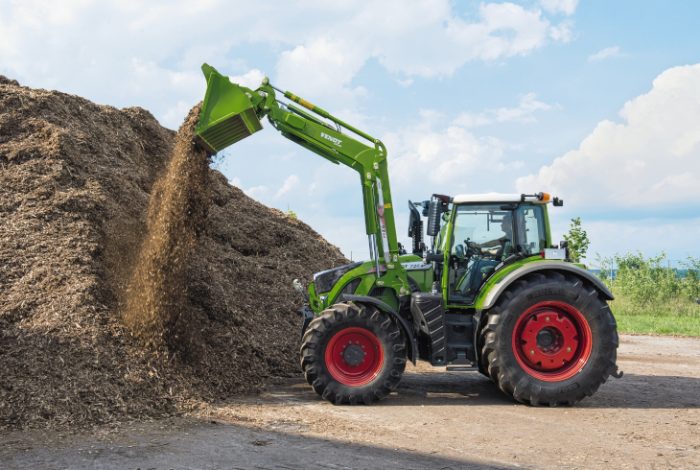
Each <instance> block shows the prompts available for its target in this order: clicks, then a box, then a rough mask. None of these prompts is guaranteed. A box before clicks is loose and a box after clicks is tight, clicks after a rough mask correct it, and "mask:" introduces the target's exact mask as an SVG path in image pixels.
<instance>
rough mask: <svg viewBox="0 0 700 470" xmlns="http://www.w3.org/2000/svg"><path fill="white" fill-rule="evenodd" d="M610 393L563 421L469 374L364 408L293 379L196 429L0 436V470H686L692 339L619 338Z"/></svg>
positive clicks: (699, 346)
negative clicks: (617, 374) (330, 399)
mask: <svg viewBox="0 0 700 470" xmlns="http://www.w3.org/2000/svg"><path fill="white" fill-rule="evenodd" d="M619 355H620V361H619V363H620V368H621V369H622V370H623V371H624V372H625V375H624V377H623V378H622V379H619V380H616V379H611V380H610V381H609V382H608V383H607V384H605V385H603V386H602V387H601V389H600V390H599V391H598V393H597V394H596V395H595V396H594V397H592V398H589V399H586V400H584V401H583V402H581V403H580V404H579V405H577V406H576V407H572V408H551V409H550V408H531V407H527V406H523V405H517V404H514V403H512V402H511V401H510V400H509V399H508V398H506V397H505V396H503V395H502V394H501V393H500V392H499V391H498V390H497V389H496V388H495V387H494V386H493V385H492V384H491V383H490V382H489V381H487V380H486V379H485V378H483V377H482V376H480V375H479V374H478V373H475V372H447V371H445V370H444V369H432V368H429V367H427V366H422V365H421V366H419V367H417V368H410V369H409V370H408V371H407V373H406V375H405V377H404V380H403V381H402V385H401V387H400V388H399V390H398V392H397V393H396V394H395V395H394V396H391V397H389V398H388V399H386V400H384V401H382V402H380V403H379V404H377V405H375V406H359V407H349V406H333V405H331V404H329V403H326V402H324V401H322V400H320V399H319V398H318V397H317V396H316V395H315V394H314V393H313V391H311V389H310V387H308V386H307V385H306V384H305V383H304V382H303V379H301V378H299V379H293V380H286V381H284V382H281V383H279V384H278V385H276V386H273V387H269V388H268V390H267V391H265V392H263V393H262V394H260V395H256V396H249V397H246V398H243V399H237V400H236V401H235V402H230V403H221V404H219V405H217V406H215V407H212V408H210V409H208V410H206V411H205V412H202V414H201V415H200V416H197V417H189V418H179V419H170V420H167V421H155V422H150V423H140V424H133V425H129V426H122V427H119V428H117V429H107V428H103V429H98V430H97V431H96V432H93V433H91V434H90V435H68V434H63V435H61V434H56V433H51V434H43V433H37V432H32V433H19V432H14V433H6V434H4V435H0V467H2V468H29V467H31V468H68V467H70V468H483V467H486V468H511V467H522V468H602V467H607V468H698V467H700V424H699V423H700V339H683V338H666V337H648V336H623V337H622V344H621V346H620V351H619Z"/></svg>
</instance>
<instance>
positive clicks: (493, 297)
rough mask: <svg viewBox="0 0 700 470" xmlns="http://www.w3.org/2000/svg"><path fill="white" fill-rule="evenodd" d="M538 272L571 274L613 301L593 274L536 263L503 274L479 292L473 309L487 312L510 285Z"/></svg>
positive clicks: (562, 264) (561, 264) (557, 263)
mask: <svg viewBox="0 0 700 470" xmlns="http://www.w3.org/2000/svg"><path fill="white" fill-rule="evenodd" d="M539 271H560V272H562V273H563V274H573V275H575V276H578V277H580V278H581V279H582V280H584V281H586V282H589V283H590V284H592V285H593V287H595V288H596V290H597V291H598V292H599V293H600V295H601V296H602V297H603V298H604V299H605V300H613V299H614V298H615V297H614V296H613V295H612V292H610V289H608V287H607V286H606V285H605V284H604V283H603V281H601V280H600V279H599V278H598V277H596V276H595V275H594V274H592V273H590V272H589V271H586V270H585V269H583V268H580V267H578V266H576V265H575V264H572V263H566V262H563V261H536V262H532V263H527V264H524V265H522V266H520V267H519V268H517V269H515V270H513V271H510V272H508V273H507V274H504V275H503V277H501V278H500V279H498V280H496V282H495V283H494V284H493V285H492V286H491V288H490V289H488V291H486V292H480V293H479V297H478V298H477V300H476V302H475V307H476V308H477V309H478V310H488V309H489V308H491V307H493V306H494V305H495V304H496V302H497V301H498V299H499V297H500V296H501V294H503V292H505V291H506V290H507V289H508V287H510V285H511V284H513V283H514V282H515V281H517V280H518V279H520V278H522V277H523V276H526V275H528V274H532V273H535V272H539Z"/></svg>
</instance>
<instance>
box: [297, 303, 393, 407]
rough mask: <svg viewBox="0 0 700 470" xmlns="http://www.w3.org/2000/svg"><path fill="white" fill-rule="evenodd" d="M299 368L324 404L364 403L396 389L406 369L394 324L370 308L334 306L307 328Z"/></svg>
mask: <svg viewBox="0 0 700 470" xmlns="http://www.w3.org/2000/svg"><path fill="white" fill-rule="evenodd" d="M301 367H302V369H303V371H304V376H305V377H306V381H307V382H308V383H309V384H310V385H311V386H312V387H313V389H314V390H315V391H316V393H318V394H319V395H320V396H321V397H323V398H324V399H325V400H328V401H330V402H332V403H334V404H336V405H340V404H351V405H354V404H360V403H363V404H370V403H373V402H376V401H378V400H381V399H382V398H384V397H385V396H387V395H388V394H389V393H391V392H392V391H394V390H396V387H398V385H399V381H400V380H401V375H402V374H403V371H404V369H405V368H406V343H405V339H404V337H403V334H402V332H401V330H400V328H399V326H398V325H397V324H396V322H395V321H393V320H392V319H391V318H390V317H389V316H388V315H387V314H385V313H384V312H382V311H380V310H379V309H377V308H376V307H374V306H368V305H360V304H355V303H352V302H348V303H341V304H335V305H333V306H332V307H330V308H328V309H326V310H324V311H323V312H322V313H321V315H319V316H318V317H316V318H314V319H313V320H312V321H311V323H310V324H309V327H308V328H307V330H306V333H305V334H304V337H303V339H302V346H301Z"/></svg>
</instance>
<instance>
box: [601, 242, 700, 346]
mask: <svg viewBox="0 0 700 470" xmlns="http://www.w3.org/2000/svg"><path fill="white" fill-rule="evenodd" d="M599 261H600V267H601V270H600V276H601V278H602V279H603V280H604V281H605V283H606V284H607V285H608V286H609V287H610V289H611V290H612V292H613V294H614V295H615V300H614V301H613V302H612V304H611V308H612V311H613V313H614V314H615V318H616V319H617V327H618V331H619V332H621V333H636V334H652V335H673V336H698V337H700V305H699V304H698V302H697V299H698V298H700V258H693V257H688V258H687V259H686V261H684V262H682V263H681V264H682V265H683V267H684V269H682V270H679V269H676V268H671V267H670V263H668V261H667V258H666V255H665V254H663V253H661V254H660V255H657V256H652V257H646V256H644V255H642V254H641V253H627V254H625V255H616V256H614V257H612V258H602V259H599ZM612 272H615V273H616V275H615V279H611V278H610V276H608V275H607V274H608V273H612Z"/></svg>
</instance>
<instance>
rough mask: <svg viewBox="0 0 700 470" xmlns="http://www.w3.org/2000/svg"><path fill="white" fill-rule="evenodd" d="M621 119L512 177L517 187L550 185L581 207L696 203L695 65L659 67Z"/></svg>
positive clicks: (698, 102) (698, 92) (699, 75)
mask: <svg viewBox="0 0 700 470" xmlns="http://www.w3.org/2000/svg"><path fill="white" fill-rule="evenodd" d="M620 116H621V118H622V122H619V123H617V122H612V121H608V120H605V121H601V122H600V123H599V124H598V125H597V126H596V128H595V129H594V130H593V132H591V134H590V135H588V137H586V138H585V139H584V140H583V141H582V142H581V144H580V146H579V148H578V149H576V150H572V151H570V152H567V153H566V154H564V155H563V156H561V157H559V158H557V159H555V160H554V161H553V162H552V163H551V164H550V165H546V166H544V167H542V168H541V169H540V170H539V171H538V172H537V173H536V174H533V175H530V176H527V177H524V178H520V179H518V181H517V186H518V188H519V189H520V190H521V191H531V190H533V188H535V189H537V188H539V189H542V190H550V191H552V192H555V193H557V194H558V195H560V196H562V197H563V198H564V199H568V202H569V203H572V204H573V205H575V206H577V207H582V208H586V209H593V208H594V209H602V210H607V209H610V208H613V209H614V208H634V209H637V210H649V209H652V208H657V209H658V208H661V207H669V208H672V209H679V207H678V205H685V206H687V207H697V201H698V200H700V184H698V183H697V182H698V181H699V180H700V127H699V126H698V125H697V123H698V122H700V64H696V65H687V66H681V67H674V68H671V69H668V70H666V71H664V72H663V73H662V74H661V75H659V76H658V77H657V78H656V79H655V80H654V82H653V86H652V88H651V90H650V91H649V92H648V93H646V94H644V95H641V96H638V97H636V98H634V99H633V100H631V101H629V102H627V103H626V104H625V105H624V107H623V108H622V110H621V111H620Z"/></svg>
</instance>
